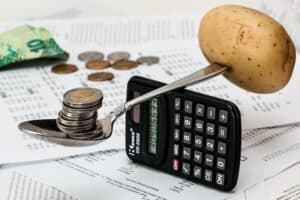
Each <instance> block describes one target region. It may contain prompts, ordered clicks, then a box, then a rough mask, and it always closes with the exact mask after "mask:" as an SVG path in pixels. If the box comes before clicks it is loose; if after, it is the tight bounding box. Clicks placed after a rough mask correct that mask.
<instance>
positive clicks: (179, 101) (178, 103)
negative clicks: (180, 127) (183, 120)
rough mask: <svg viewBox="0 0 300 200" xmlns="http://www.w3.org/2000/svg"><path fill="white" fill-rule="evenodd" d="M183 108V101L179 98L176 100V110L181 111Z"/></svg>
mask: <svg viewBox="0 0 300 200" xmlns="http://www.w3.org/2000/svg"><path fill="white" fill-rule="evenodd" d="M180 108H181V99H180V98H179V97H176V98H175V110H180Z"/></svg>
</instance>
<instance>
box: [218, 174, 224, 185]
mask: <svg viewBox="0 0 300 200" xmlns="http://www.w3.org/2000/svg"><path fill="white" fill-rule="evenodd" d="M216 184H217V185H221V186H224V185H225V175H224V174H222V173H217V174H216Z"/></svg>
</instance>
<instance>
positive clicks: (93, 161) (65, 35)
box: [0, 16, 300, 200]
mask: <svg viewBox="0 0 300 200" xmlns="http://www.w3.org/2000/svg"><path fill="white" fill-rule="evenodd" d="M198 21H199V18H198V16H172V17H145V18H134V17H128V18H118V17H112V18H103V19H98V20H73V21H70V20H68V21H45V22H44V21H36V22H31V24H32V25H37V26H44V27H46V28H48V29H49V30H50V31H51V32H53V33H54V35H55V39H56V40H57V41H60V43H61V44H62V47H63V48H64V49H66V50H67V51H69V53H70V55H71V57H70V60H69V62H70V63H74V64H76V65H77V66H78V67H79V71H78V72H76V73H74V74H70V75H63V76H61V75H56V74H53V73H51V66H50V65H49V66H39V65H37V66H34V67H31V68H28V67H27V68H22V67H20V68H15V69H13V70H6V71H1V72H0V109H1V125H2V126H1V127H2V131H1V133H0V134H1V138H2V140H1V141H0V166H1V169H0V191H1V192H0V199H7V200H11V199H26V198H27V199H121V198H122V199H125V200H126V199H128V200H133V199H137V200H145V199H149V200H152V199H153V200H156V199H185V200H187V199H199V197H201V198H203V199H231V198H233V199H243V198H244V199H251V198H250V197H249V198H248V196H245V194H247V195H248V194H249V195H260V194H262V193H263V194H264V195H261V196H260V197H259V199H263V197H265V199H274V197H280V195H289V194H290V193H288V192H287V190H289V191H294V193H295V194H296V192H295V191H296V190H297V189H298V191H299V184H300V182H299V180H294V181H291V182H290V183H289V184H288V185H283V184H282V181H284V180H288V178H287V177H295V174H296V175H297V174H298V176H299V174H300V168H299V165H297V164H296V163H297V162H300V158H299V154H300V124H298V123H299V122H300V119H299V117H298V113H297V108H299V102H300V94H299V92H298V90H297V86H298V85H299V84H300V80H299V78H297V77H299V75H300V71H299V67H300V63H299V62H297V63H296V67H295V71H294V74H293V77H292V79H291V81H290V82H289V84H288V86H287V87H285V88H284V89H283V90H281V91H280V92H278V93H274V94H267V95H260V94H254V93H249V92H246V91H244V90H242V89H240V88H238V87H236V86H234V85H232V84H231V83H230V82H228V81H227V80H226V79H224V78H223V77H222V76H219V77H216V78H214V79H212V80H209V81H206V82H203V83H200V84H198V85H195V86H192V87H190V88H189V89H191V90H194V91H197V92H201V93H205V94H208V95H212V96H216V97H220V98H224V99H228V100H230V101H232V102H234V103H236V104H237V106H238V107H239V108H240V110H241V113H242V127H243V133H242V158H241V160H242V161H241V169H240V177H239V182H238V185H237V187H236V188H235V190H234V191H233V192H231V193H228V192H227V193H226V192H219V191H216V190H214V189H211V188H206V187H204V186H202V185H197V184H194V183H192V182H190V181H187V180H183V179H181V178H177V177H174V176H171V175H168V174H165V173H162V172H159V171H156V170H152V169H149V168H148V167H145V166H141V165H137V164H135V163H133V162H132V161H130V160H129V159H128V158H127V157H126V154H125V151H124V148H125V138H124V133H125V121H124V118H120V119H118V121H117V123H116V124H115V127H114V131H113V136H112V137H111V138H110V139H108V140H107V141H105V142H103V143H101V144H99V145H95V146H90V147H80V148H78V147H65V146H60V145H55V144H52V143H48V142H47V141H42V140H37V139H35V138H32V137H30V136H28V135H26V134H24V133H21V132H20V131H19V130H18V127H17V126H18V123H19V122H21V121H25V120H29V119H38V118H53V117H54V118H55V117H56V116H57V112H58V111H59V109H60V106H61V101H62V94H63V93H64V92H65V91H67V90H68V89H70V88H75V87H87V86H89V87H95V88H99V89H101V90H102V91H103V92H104V102H103V106H102V108H101V110H100V111H99V114H100V117H101V116H104V115H105V114H107V113H108V112H109V111H111V110H112V109H113V108H115V107H116V106H118V105H119V104H120V103H122V102H124V101H125V92H126V84H127V81H128V80H129V79H130V77H132V76H134V75H140V76H145V77H148V78H151V79H154V80H158V81H161V82H171V81H174V80H176V79H178V78H180V77H183V76H185V75H187V74H190V73H192V72H194V71H196V70H199V69H200V68H203V67H205V66H206V65H207V64H208V63H207V61H206V60H205V59H204V58H203V56H202V55H201V52H200V49H199V47H198V41H197V38H196V33H197V28H198ZM22 23H23V22H22ZM18 24H21V22H20V23H15V24H8V25H5V24H4V25H1V27H0V30H4V29H7V28H9V27H12V26H16V25H18ZM85 50H100V51H102V52H104V53H106V54H107V53H109V52H111V51H117V50H126V51H129V52H130V54H131V57H132V58H133V59H135V58H137V57H139V56H141V55H154V56H158V57H160V63H159V64H157V65H153V66H140V67H138V68H136V69H134V70H130V71H115V70H113V69H108V70H112V71H113V73H114V74H115V75H116V78H115V79H113V81H110V82H106V83H92V82H89V81H87V79H86V77H87V73H88V71H87V70H85V69H84V68H85V66H84V63H82V62H80V61H78V59H77V55H78V54H79V53H80V52H82V51H85ZM157 74H159V76H158V75H157ZM70 156H71V157H70ZM37 161H39V162H37ZM297 185H298V186H297ZM272 187H274V188H275V187H276V188H278V190H276V193H274V195H273V193H272V192H270V191H269V190H270V188H272ZM287 193H288V194H287ZM298 194H299V192H298ZM243 195H244V196H243ZM272 195H273V196H272ZM241 196H242V197H241ZM256 197H257V196H256ZM256 199H257V198H256Z"/></svg>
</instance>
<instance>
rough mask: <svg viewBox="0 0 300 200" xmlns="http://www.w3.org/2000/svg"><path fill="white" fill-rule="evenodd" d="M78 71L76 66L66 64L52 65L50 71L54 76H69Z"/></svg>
mask: <svg viewBox="0 0 300 200" xmlns="http://www.w3.org/2000/svg"><path fill="white" fill-rule="evenodd" d="M77 70H78V68H77V66H76V65H73V64H67V63H61V64H57V65H54V66H53V67H52V69H51V71H52V72H53V73H55V74H69V73H73V72H76V71H77Z"/></svg>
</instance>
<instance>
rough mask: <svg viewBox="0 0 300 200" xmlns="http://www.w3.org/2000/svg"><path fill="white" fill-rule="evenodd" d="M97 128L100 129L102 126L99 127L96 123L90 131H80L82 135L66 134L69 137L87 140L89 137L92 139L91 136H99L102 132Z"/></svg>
mask: <svg viewBox="0 0 300 200" xmlns="http://www.w3.org/2000/svg"><path fill="white" fill-rule="evenodd" d="M99 130H102V128H101V125H100V124H98V123H97V126H96V127H95V128H94V129H93V130H91V131H87V132H85V133H82V135H80V134H68V136H69V137H70V138H73V139H78V140H89V139H92V138H97V137H101V136H102V134H103V133H102V132H100V133H99Z"/></svg>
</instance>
